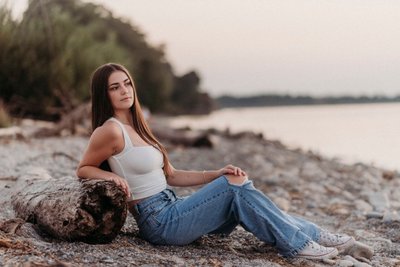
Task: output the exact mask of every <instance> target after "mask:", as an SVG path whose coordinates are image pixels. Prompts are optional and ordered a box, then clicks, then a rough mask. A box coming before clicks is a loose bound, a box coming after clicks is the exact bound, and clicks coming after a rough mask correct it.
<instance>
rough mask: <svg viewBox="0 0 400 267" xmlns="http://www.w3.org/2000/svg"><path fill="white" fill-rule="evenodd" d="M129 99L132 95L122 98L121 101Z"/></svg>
mask: <svg viewBox="0 0 400 267" xmlns="http://www.w3.org/2000/svg"><path fill="white" fill-rule="evenodd" d="M129 99H131V97H130V96H129V97H125V98H122V99H121V101H126V100H129Z"/></svg>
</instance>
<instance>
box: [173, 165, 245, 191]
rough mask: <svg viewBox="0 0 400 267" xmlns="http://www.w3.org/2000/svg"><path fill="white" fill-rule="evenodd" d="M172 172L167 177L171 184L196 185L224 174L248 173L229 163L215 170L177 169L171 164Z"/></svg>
mask: <svg viewBox="0 0 400 267" xmlns="http://www.w3.org/2000/svg"><path fill="white" fill-rule="evenodd" d="M171 170H172V174H171V175H169V176H168V177H167V183H168V185H170V186H181V187H185V186H196V185H202V184H207V183H209V182H211V181H213V180H214V179H216V178H218V177H220V176H221V175H224V174H233V175H242V176H244V175H247V174H246V173H245V172H244V171H242V170H241V169H240V168H238V167H235V166H233V165H227V166H225V167H223V168H221V169H219V170H213V171H184V170H177V169H175V168H174V167H173V166H172V165H171Z"/></svg>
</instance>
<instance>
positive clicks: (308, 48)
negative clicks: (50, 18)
mask: <svg viewBox="0 0 400 267" xmlns="http://www.w3.org/2000/svg"><path fill="white" fill-rule="evenodd" d="M9 2H10V1H9ZM11 2H12V4H11V5H12V6H13V7H14V8H15V10H16V12H18V11H17V10H23V9H24V7H26V3H27V0H14V1H11ZM86 2H89V1H87V0H86ZM90 2H94V3H101V4H103V5H104V6H106V7H108V8H109V9H111V10H112V11H113V12H114V14H115V15H116V16H122V17H125V18H128V19H129V20H130V21H131V22H133V23H134V24H135V25H137V26H138V27H139V28H140V29H141V30H142V32H144V33H145V35H146V36H147V40H148V41H149V42H150V43H151V44H153V45H159V44H161V43H164V44H166V54H167V59H168V60H169V61H170V62H171V63H172V65H173V67H174V69H175V71H176V73H177V74H183V73H185V72H187V71H189V70H192V69H195V70H196V71H198V73H199V74H200V76H201V78H202V85H201V87H202V88H203V89H204V91H207V92H209V93H210V94H211V95H213V96H219V95H221V94H224V93H229V94H233V95H250V94H255V93H280V94H283V93H289V94H310V95H314V96H323V95H341V94H346V95H361V94H363V95H376V94H380V95H389V96H392V95H400V23H399V18H400V1H397V0H247V1H244V0H168V1H166V0H141V1H138V0H93V1H90ZM19 12H20V11H19Z"/></svg>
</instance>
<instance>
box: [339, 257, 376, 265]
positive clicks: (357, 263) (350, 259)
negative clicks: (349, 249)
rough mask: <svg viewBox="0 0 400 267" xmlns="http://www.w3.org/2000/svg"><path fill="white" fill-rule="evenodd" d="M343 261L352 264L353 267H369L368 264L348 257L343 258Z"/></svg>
mask: <svg viewBox="0 0 400 267" xmlns="http://www.w3.org/2000/svg"><path fill="white" fill-rule="evenodd" d="M343 259H344V260H346V261H350V262H352V263H353V265H352V266H354V267H371V265H369V264H368V263H365V262H360V261H358V260H356V259H355V258H353V257H352V256H350V255H347V256H345V257H344V258H343Z"/></svg>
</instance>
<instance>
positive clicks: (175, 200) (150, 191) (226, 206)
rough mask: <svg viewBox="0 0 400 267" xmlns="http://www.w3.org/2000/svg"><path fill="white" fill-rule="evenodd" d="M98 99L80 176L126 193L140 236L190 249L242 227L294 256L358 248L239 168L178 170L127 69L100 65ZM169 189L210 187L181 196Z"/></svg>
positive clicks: (94, 88)
mask: <svg viewBox="0 0 400 267" xmlns="http://www.w3.org/2000/svg"><path fill="white" fill-rule="evenodd" d="M91 93H92V127H93V134H92V136H91V137H90V140H89V144H88V147H87V149H86V151H85V152H84V155H83V158H82V160H81V162H80V164H79V167H78V169H77V176H78V177H80V178H97V179H105V180H110V181H113V182H114V183H116V184H117V185H118V186H120V187H121V188H123V190H124V191H125V193H126V194H127V196H128V207H129V211H130V212H131V213H132V214H133V216H134V217H135V219H136V221H137V224H138V227H139V231H140V235H141V236H142V237H143V238H144V239H146V240H148V241H149V242H151V243H153V244H162V245H185V244H188V243H191V242H192V241H194V240H196V239H198V238H199V237H200V236H202V235H205V234H209V233H223V234H229V233H230V232H232V231H233V230H234V228H235V227H236V226H237V225H239V224H240V225H241V226H243V228H244V229H246V230H247V231H249V232H251V233H253V234H254V235H255V236H256V237H257V238H259V239H260V240H262V241H264V242H266V243H268V244H272V245H275V246H276V248H277V249H278V250H279V252H280V253H281V254H282V255H284V256H287V257H302V258H307V259H329V258H333V257H335V256H336V255H337V254H338V250H339V251H341V250H344V249H346V248H348V247H349V246H351V245H352V244H353V243H354V239H353V238H352V237H350V236H347V235H334V234H331V233H329V232H326V231H323V230H321V229H320V228H319V227H318V226H316V225H315V224H313V223H311V222H308V221H306V220H304V219H301V218H298V217H295V216H291V215H288V214H286V213H284V212H282V211H281V210H280V209H279V208H277V207H276V206H275V204H274V203H273V202H272V201H271V200H270V199H268V198H267V197H266V196H265V195H264V194H263V193H261V192H260V191H258V190H257V189H255V188H254V186H253V183H252V182H251V181H250V180H249V179H248V177H247V175H246V173H245V172H244V171H243V170H241V169H240V168H238V167H235V166H232V165H227V166H225V167H223V168H221V169H219V170H214V171H183V170H177V169H175V168H174V167H173V166H172V164H171V163H170V162H169V160H168V156H167V152H166V150H165V148H164V147H163V146H162V144H160V143H159V142H158V141H157V139H156V138H155V137H154V136H153V134H152V133H151V131H150V129H149V127H148V126H147V124H146V122H145V120H144V118H143V113H142V111H141V107H140V104H139V100H138V98H137V94H136V90H135V86H134V83H133V80H132V78H131V76H130V74H129V72H128V71H127V70H126V69H125V68H124V67H123V66H121V65H118V64H113V63H109V64H105V65H103V66H100V67H99V68H98V69H97V70H96V71H95V72H94V74H93V76H92V80H91ZM105 162H108V164H109V167H110V168H111V169H107V168H105V167H104V163H105ZM167 184H168V185H170V186H196V185H203V184H204V185H205V186H203V187H202V188H201V189H200V190H199V191H197V192H196V193H194V194H193V195H191V196H189V197H185V198H179V197H176V196H175V194H174V192H173V191H171V190H169V189H167Z"/></svg>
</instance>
